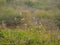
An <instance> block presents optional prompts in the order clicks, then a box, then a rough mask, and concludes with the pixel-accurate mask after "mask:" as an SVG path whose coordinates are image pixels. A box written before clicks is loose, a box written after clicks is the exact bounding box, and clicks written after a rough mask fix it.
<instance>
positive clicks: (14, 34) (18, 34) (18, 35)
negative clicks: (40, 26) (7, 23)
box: [0, 29, 60, 45]
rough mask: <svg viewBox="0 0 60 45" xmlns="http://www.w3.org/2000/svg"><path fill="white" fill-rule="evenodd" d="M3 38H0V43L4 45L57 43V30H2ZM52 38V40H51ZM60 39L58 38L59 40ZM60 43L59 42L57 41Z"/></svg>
mask: <svg viewBox="0 0 60 45" xmlns="http://www.w3.org/2000/svg"><path fill="white" fill-rule="evenodd" d="M1 33H3V35H4V38H3V39H1V38H0V44H1V45H3V44H6V45H10V44H11V45H43V44H44V45H58V38H57V36H58V31H57V30H53V31H51V30H48V31H40V32H38V31H37V30H32V31H30V30H26V31H24V30H15V31H14V30H8V29H7V30H2V32H1ZM51 34H52V35H51ZM51 40H52V41H51ZM59 41H60V40H59ZM59 44H60V43H59Z"/></svg>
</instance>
